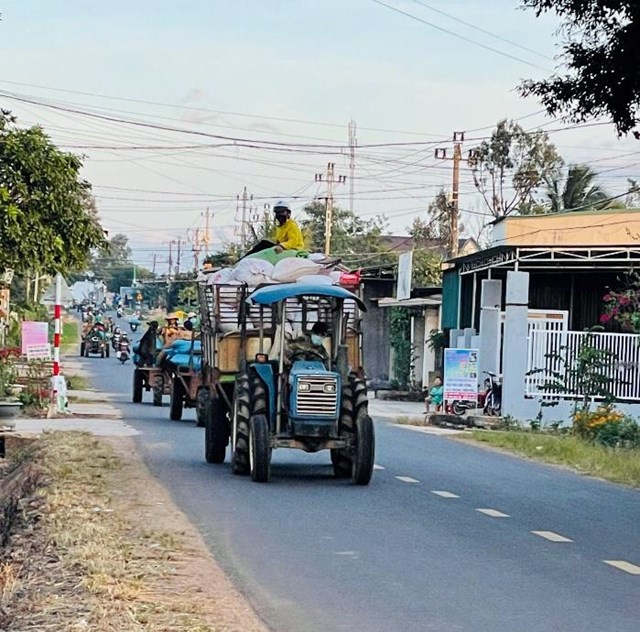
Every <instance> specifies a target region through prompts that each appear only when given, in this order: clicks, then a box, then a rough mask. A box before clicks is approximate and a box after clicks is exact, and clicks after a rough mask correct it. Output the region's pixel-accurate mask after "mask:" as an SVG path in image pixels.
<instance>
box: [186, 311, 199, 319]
mask: <svg viewBox="0 0 640 632" xmlns="http://www.w3.org/2000/svg"><path fill="white" fill-rule="evenodd" d="M196 316H197V314H196V313H195V312H189V313H188V314H187V318H195V317H196Z"/></svg>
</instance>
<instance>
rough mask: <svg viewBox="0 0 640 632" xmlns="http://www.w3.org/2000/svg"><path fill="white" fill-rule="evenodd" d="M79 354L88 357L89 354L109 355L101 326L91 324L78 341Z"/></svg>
mask: <svg viewBox="0 0 640 632" xmlns="http://www.w3.org/2000/svg"><path fill="white" fill-rule="evenodd" d="M80 355H81V356H84V357H85V358H88V357H89V356H90V355H100V357H101V358H104V357H107V358H108V357H109V344H108V343H107V337H106V333H105V331H104V329H103V328H101V327H96V326H93V327H92V328H91V329H89V331H88V332H87V333H86V334H85V335H84V337H83V338H82V341H81V342H80Z"/></svg>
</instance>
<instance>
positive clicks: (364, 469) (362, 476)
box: [351, 408, 376, 485]
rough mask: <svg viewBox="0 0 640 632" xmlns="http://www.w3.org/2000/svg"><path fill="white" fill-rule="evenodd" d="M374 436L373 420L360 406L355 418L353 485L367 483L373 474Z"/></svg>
mask: <svg viewBox="0 0 640 632" xmlns="http://www.w3.org/2000/svg"><path fill="white" fill-rule="evenodd" d="M375 453H376V438H375V430H374V428H373V420H372V419H371V417H369V415H368V414H367V411H366V409H364V408H362V409H360V411H359V414H358V417H357V418H356V449H355V454H354V459H353V474H352V477H351V480H352V481H353V483H354V484H355V485H368V484H369V482H370V481H371V475H372V474H373V462H374V460H375Z"/></svg>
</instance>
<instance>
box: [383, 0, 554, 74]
mask: <svg viewBox="0 0 640 632" xmlns="http://www.w3.org/2000/svg"><path fill="white" fill-rule="evenodd" d="M371 2H375V3H376V4H379V5H380V6H383V7H386V8H387V9H390V10H391V11H395V12H396V13H400V14H402V15H404V16H406V17H408V18H411V19H412V20H416V21H417V22H421V23H422V24H425V25H426V26H430V27H431V28H434V29H437V30H438V31H442V32H443V33H446V34H447V35H451V36H453V37H457V38H458V39H461V40H463V41H465V42H468V43H470V44H474V45H476V46H479V47H480V48H484V49H485V50H489V51H491V52H492V53H496V54H497V55H502V57H507V58H508V59H512V60H514V61H519V62H520V63H522V64H526V65H527V66H531V67H533V68H537V69H538V70H544V71H545V72H551V71H550V70H549V68H544V67H543V66H539V65H538V64H534V63H532V62H530V61H527V60H526V59H522V58H521V57H516V56H515V55H511V54H510V53H505V52H504V51H501V50H499V49H497V48H493V46H487V45H486V44H482V43H481V42H477V41H476V40H472V39H471V38H470V37H465V36H464V35H460V34H459V33H456V32H455V31H450V30H449V29H446V28H444V27H442V26H438V25H437V24H433V22H428V21H427V20H424V19H422V18H420V17H418V16H417V15H413V13H409V12H407V11H403V10H402V9H398V8H397V7H394V6H392V5H390V4H386V3H385V2H382V0H371Z"/></svg>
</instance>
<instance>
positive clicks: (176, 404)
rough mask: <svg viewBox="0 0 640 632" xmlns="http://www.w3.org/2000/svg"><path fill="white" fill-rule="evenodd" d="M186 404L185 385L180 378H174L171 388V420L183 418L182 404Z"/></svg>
mask: <svg viewBox="0 0 640 632" xmlns="http://www.w3.org/2000/svg"><path fill="white" fill-rule="evenodd" d="M183 405H184V386H183V385H182V381H181V380H180V379H179V378H176V379H174V380H173V388H172V390H171V408H170V410H169V419H171V421H180V420H181V419H182V406H183Z"/></svg>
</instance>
